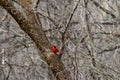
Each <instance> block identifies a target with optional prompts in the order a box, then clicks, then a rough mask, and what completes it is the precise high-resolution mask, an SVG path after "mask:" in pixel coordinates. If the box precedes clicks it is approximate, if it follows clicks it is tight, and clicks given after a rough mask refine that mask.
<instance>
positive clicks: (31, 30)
mask: <svg viewBox="0 0 120 80" xmlns="http://www.w3.org/2000/svg"><path fill="white" fill-rule="evenodd" d="M20 4H21V5H22V7H23V8H24V9H25V13H26V15H27V19H26V18H25V17H24V16H23V15H22V13H21V12H20V11H19V10H16V8H15V7H14V6H13V4H12V3H11V2H9V0H2V1H0V5H1V6H2V7H3V8H4V9H5V10H7V11H8V13H10V14H11V16H12V17H13V18H14V19H15V20H16V22H17V23H18V24H19V26H20V27H21V29H22V30H24V31H25V32H26V33H27V34H28V35H29V36H30V37H31V39H32V40H33V41H34V42H35V44H36V45H37V47H38V48H39V50H40V51H41V53H42V54H43V55H44V57H45V60H46V62H47V63H48V65H49V67H50V68H51V70H52V71H53V74H54V75H55V76H56V78H57V79H58V80H71V77H70V73H69V71H67V70H66V69H65V67H64V65H63V63H62V61H61V59H60V58H59V57H58V56H56V55H54V54H53V53H52V52H51V50H50V48H51V44H50V42H49V41H48V39H47V38H46V36H45V33H44V32H43V30H42V25H41V23H40V22H39V21H38V19H37V18H38V17H37V16H36V14H34V13H32V12H31V11H30V10H29V9H32V2H30V0H26V1H24V0H20ZM13 10H14V11H13Z"/></svg>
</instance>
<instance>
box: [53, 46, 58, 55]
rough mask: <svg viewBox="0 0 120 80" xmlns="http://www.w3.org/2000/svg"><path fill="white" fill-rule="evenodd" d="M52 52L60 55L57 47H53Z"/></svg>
mask: <svg viewBox="0 0 120 80" xmlns="http://www.w3.org/2000/svg"><path fill="white" fill-rule="evenodd" d="M52 51H53V53H55V54H58V55H59V51H58V49H57V48H56V46H54V45H53V46H52Z"/></svg>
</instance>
